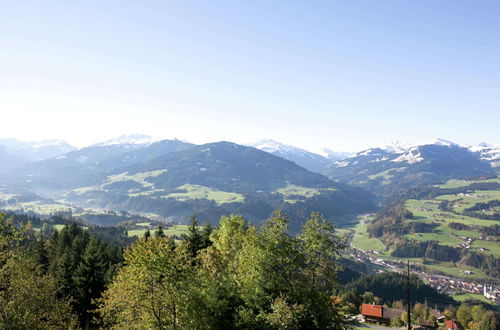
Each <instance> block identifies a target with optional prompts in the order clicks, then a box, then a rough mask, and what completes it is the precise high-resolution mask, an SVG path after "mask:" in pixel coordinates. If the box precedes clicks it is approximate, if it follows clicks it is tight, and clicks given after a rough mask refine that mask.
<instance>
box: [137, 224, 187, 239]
mask: <svg viewBox="0 0 500 330" xmlns="http://www.w3.org/2000/svg"><path fill="white" fill-rule="evenodd" d="M136 226H140V227H143V228H141V229H133V230H128V236H129V237H133V236H137V237H142V235H144V233H145V232H146V231H147V230H148V228H149V227H150V224H149V223H147V222H142V223H137V224H136ZM188 228H189V226H188V225H172V226H168V227H165V228H163V232H164V233H165V235H176V236H181V235H183V234H187V233H188ZM149 230H150V232H151V234H154V231H155V230H156V228H149Z"/></svg>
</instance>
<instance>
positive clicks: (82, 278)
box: [73, 238, 108, 326]
mask: <svg viewBox="0 0 500 330" xmlns="http://www.w3.org/2000/svg"><path fill="white" fill-rule="evenodd" d="M107 268H108V263H107V261H106V256H105V251H104V248H103V246H102V245H101V243H100V241H99V240H98V239H97V238H92V239H91V240H90V242H89V243H88V244H87V247H86V248H85V252H84V253H83V256H82V258H81V261H80V263H79V265H78V267H77V268H76V270H75V273H74V276H73V280H74V285H75V291H76V297H77V301H78V306H77V309H78V312H79V313H80V318H81V322H82V325H86V326H90V325H91V324H90V320H91V313H90V312H89V311H90V310H93V309H95V308H96V306H95V305H94V303H93V300H94V299H96V298H99V297H100V296H101V293H102V292H103V291H104V288H105V275H106V271H107Z"/></svg>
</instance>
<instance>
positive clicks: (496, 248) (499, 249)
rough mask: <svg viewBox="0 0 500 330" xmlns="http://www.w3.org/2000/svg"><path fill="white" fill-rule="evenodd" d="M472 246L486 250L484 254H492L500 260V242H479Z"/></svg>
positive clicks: (473, 243)
mask: <svg viewBox="0 0 500 330" xmlns="http://www.w3.org/2000/svg"><path fill="white" fill-rule="evenodd" d="M471 246H473V247H475V248H483V249H486V251H484V252H483V253H484V254H492V255H493V256H494V257H495V258H500V242H494V241H480V240H477V241H474V242H472V245H471Z"/></svg>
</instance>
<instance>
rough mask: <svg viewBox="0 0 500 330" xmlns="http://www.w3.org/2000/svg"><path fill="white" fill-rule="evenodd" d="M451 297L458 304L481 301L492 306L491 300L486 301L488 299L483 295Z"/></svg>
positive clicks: (465, 294) (471, 294)
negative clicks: (467, 301)
mask: <svg viewBox="0 0 500 330" xmlns="http://www.w3.org/2000/svg"><path fill="white" fill-rule="evenodd" d="M451 297H452V298H453V299H455V300H456V301H458V302H463V301H466V300H480V301H482V302H485V303H488V304H492V302H491V300H488V299H486V297H485V296H483V295H481V294H473V293H462V294H456V295H452V296H451Z"/></svg>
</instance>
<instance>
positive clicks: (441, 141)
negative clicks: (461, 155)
mask: <svg viewBox="0 0 500 330" xmlns="http://www.w3.org/2000/svg"><path fill="white" fill-rule="evenodd" d="M427 144H434V145H438V146H444V147H460V145H459V144H457V143H455V142H451V141H448V140H445V139H441V138H436V139H434V140H432V141H431V142H430V143H427Z"/></svg>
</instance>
